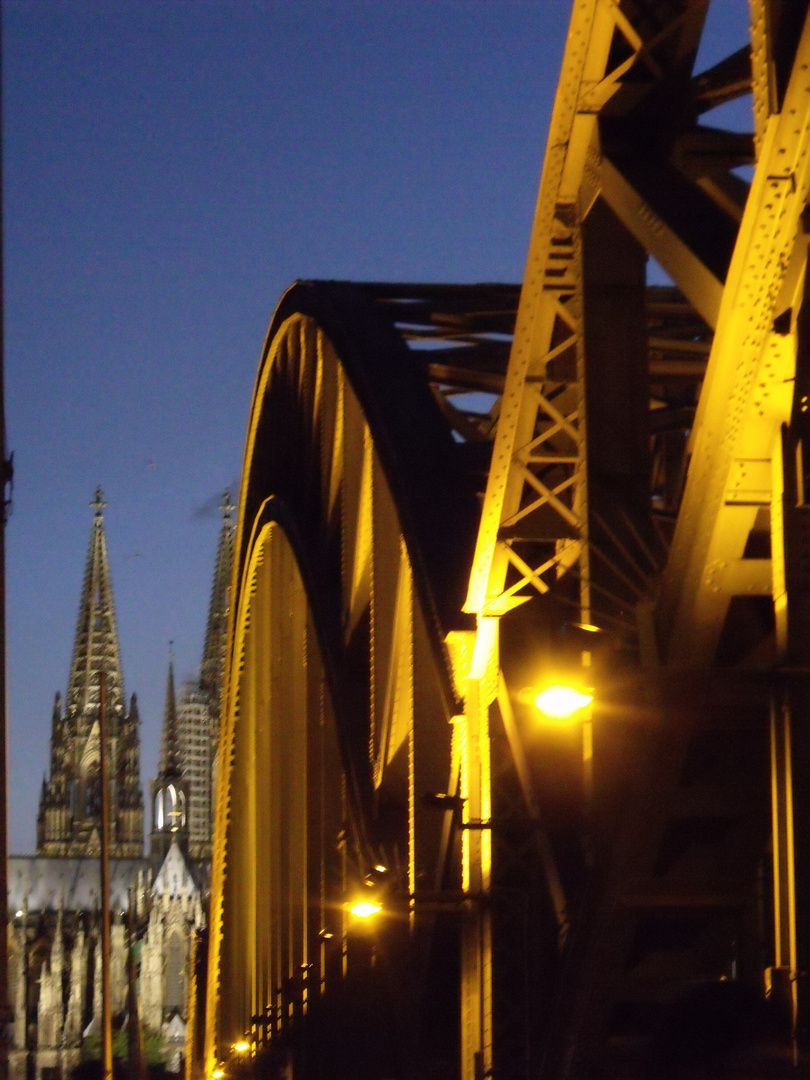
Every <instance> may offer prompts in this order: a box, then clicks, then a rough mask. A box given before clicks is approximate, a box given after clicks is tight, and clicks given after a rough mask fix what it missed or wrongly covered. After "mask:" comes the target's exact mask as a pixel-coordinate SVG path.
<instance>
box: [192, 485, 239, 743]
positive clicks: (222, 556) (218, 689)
mask: <svg viewBox="0 0 810 1080" xmlns="http://www.w3.org/2000/svg"><path fill="white" fill-rule="evenodd" d="M219 509H220V513H221V514H222V528H221V530H220V533H219V545H218V547H217V561H216V567H215V569H214V584H213V586H212V588H211V602H210V604H209V606H208V624H207V626H206V631H205V646H204V648H203V658H202V665H201V667H200V689H201V690H202V691H203V693H204V694H206V696H207V697H208V700H209V703H210V705H211V713H212V717H213V721H214V732H215V733H216V732H217V731H218V730H219V713H220V698H221V694H222V682H223V678H224V674H225V638H226V635H227V633H228V604H229V597H230V586H231V568H232V566H233V546H234V532H235V530H234V524H233V520H232V518H231V515H232V514H233V512H234V510H235V509H236V507H235V506H234V504H233V501H232V498H231V492H230V491H229V490H227V489H226V491H225V493H224V494H223V496H222V502H221V503H220V507H219Z"/></svg>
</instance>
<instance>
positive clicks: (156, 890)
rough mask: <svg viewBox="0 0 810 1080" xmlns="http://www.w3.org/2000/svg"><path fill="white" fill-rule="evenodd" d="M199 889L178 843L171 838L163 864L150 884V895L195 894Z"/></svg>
mask: <svg viewBox="0 0 810 1080" xmlns="http://www.w3.org/2000/svg"><path fill="white" fill-rule="evenodd" d="M199 891H200V889H199V886H198V885H197V882H196V881H195V880H194V875H193V874H192V872H191V868H190V866H189V864H188V863H187V862H186V860H185V858H184V856H183V852H182V851H181V850H180V845H179V844H178V843H177V841H176V840H172V843H171V846H170V847H169V850H168V851H167V852H166V858H165V859H164V860H163V865H162V866H161V868H160V870H158V872H157V875H156V877H155V880H154V882H153V884H152V895H153V896H160V895H165V894H167V893H168V895H169V896H195V895H196V894H197V893H198V892H199Z"/></svg>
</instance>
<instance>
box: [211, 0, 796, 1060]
mask: <svg viewBox="0 0 810 1080" xmlns="http://www.w3.org/2000/svg"><path fill="white" fill-rule="evenodd" d="M750 7H751V27H752V32H751V43H750V46H746V47H745V48H742V49H740V50H739V51H738V52H735V53H734V54H733V55H731V56H726V57H722V58H721V59H718V60H716V61H713V62H710V63H709V66H708V67H706V66H705V65H703V64H699V63H698V59H699V58H702V57H703V56H704V55H707V54H708V53H709V52H711V50H712V47H713V46H715V50H714V51H715V52H720V50H717V49H716V45H717V43H716V42H713V41H711V40H710V39H708V40H706V39H705V38H706V35H705V32H704V26H705V20H706V16H707V9H708V0H635V2H631V0H620V2H617V0H576V2H575V3H574V6H573V13H572V21H571V28H570V32H569V37H568V44H567V47H566V52H565V56H564V59H563V65H562V73H561V76H560V82H559V88H558V92H557V98H556V103H555V107H554V112H553V116H552V122H551V130H550V134H549V139H548V146H547V151H546V158H545V163H544V167H543V174H542V180H541V185H540V193H539V198H538V205H537V212H536V216H535V221H534V226H533V229H532V234H531V241H530V248H529V256H528V261H527V268H526V275H525V280H524V283H523V286H522V289H521V290H519V291H518V290H517V289H516V288H512V287H509V286H435V285H433V286H428V285H384V284H377V285H349V284H342V283H334V282H333V283H323V282H322V283H317V282H309V283H299V284H297V285H295V286H293V287H292V288H291V289H290V290H289V291H288V292H287V293H286V294H285V296H284V297H283V298H282V300H281V302H280V304H279V307H278V309H277V310H276V313H275V315H274V317H273V321H272V323H271V326H270V330H269V332H268V337H267V341H266V345H265V350H264V356H263V360H262V364H261V367H260V371H259V375H258V378H257V383H256V389H255V394H254V402H253V409H252V415H251V421H250V427H249V434H248V442H247V449H246V456H245V471H244V479H243V491H242V496H241V500H240V508H239V523H238V534H237V549H236V551H237V556H236V560H235V561H236V569H235V576H234V583H233V588H232V598H231V633H230V645H229V657H228V679H227V691H226V700H225V703H224V709H223V728H222V735H221V743H220V758H219V780H218V808H217V825H216V836H215V859H214V870H213V898H212V913H211V945H210V952H209V960H208V976H207V990H204V989H203V987H202V986H201V985H200V986H199V987H198V990H197V994H198V999H199V1007H198V1008H197V1009H196V1013H197V1014H199V1015H201V1016H203V1017H204V1022H205V1025H206V1028H205V1054H204V1055H200V1054H198V1055H197V1056H196V1057H195V1060H194V1062H193V1070H194V1071H195V1075H203V1074H204V1075H206V1077H207V1076H210V1075H212V1074H213V1072H214V1070H215V1068H216V1067H217V1066H218V1064H219V1063H221V1062H224V1063H225V1065H224V1066H223V1067H224V1069H225V1071H226V1072H228V1071H231V1072H238V1071H239V1070H243V1071H244V1070H247V1071H250V1070H251V1069H255V1070H257V1071H260V1070H262V1069H263V1070H265V1071H266V1073H267V1075H268V1076H273V1075H279V1076H281V1075H290V1070H292V1073H291V1075H293V1076H295V1077H296V1078H298V1077H300V1078H302V1080H308V1078H310V1077H321V1076H324V1077H325V1076H330V1077H336V1078H340V1077H342V1076H346V1077H349V1076H351V1077H360V1078H362V1077H368V1078H369V1080H383V1078H385V1077H397V1078H399V1077H402V1078H410V1077H432V1076H437V1077H438V1076H442V1077H452V1076H457V1077H459V1078H461V1080H484V1078H485V1077H495V1078H498V1080H512V1078H519V1080H529V1078H538V1080H551V1078H555V1080H556V1078H571V1080H574V1078H581V1077H582V1078H584V1077H590V1076H596V1077H600V1078H605V1080H612V1078H615V1080H625V1078H627V1080H629V1078H631V1077H636V1076H641V1075H643V1072H642V1070H643V1067H644V1065H643V1063H644V1061H645V1056H646V1054H647V1053H648V1050H649V1046H650V1042H651V1040H653V1039H654V1037H655V1032H656V1031H657V1030H658V1029H659V1027H660V1024H661V1022H662V1018H663V1017H666V1015H667V1014H668V1012H669V1011H670V1010H671V1009H672V1007H673V1004H674V1003H675V1002H677V1001H678V1000H679V998H680V997H682V996H683V995H684V994H685V993H688V992H689V991H690V990H693V989H694V988H695V987H696V986H699V985H701V984H703V983H707V982H708V983H711V982H713V981H718V980H735V979H736V980H739V981H741V982H748V983H750V984H752V985H759V984H763V983H764V984H765V985H767V988H768V990H769V992H770V993H771V994H772V995H773V996H775V997H776V998H778V999H780V1000H781V1001H782V1002H783V1004H784V1007H785V1009H786V1010H787V1011H788V1013H789V1014H790V1016H791V1018H792V1022H793V1035H792V1039H793V1048H794V1050H795V1052H796V1054H797V1055H799V1056H801V1055H802V1054H803V1053H804V1045H805V1042H806V1033H805V1027H804V1025H805V1024H806V1020H805V1019H804V1009H803V1000H804V982H803V979H804V978H805V976H804V975H803V974H802V972H804V971H806V970H808V969H809V968H808V964H810V957H808V955H807V953H808V933H809V932H810V924H809V923H808V915H807V911H806V908H807V906H808V905H810V893H808V888H810V878H808V870H809V869H810V859H808V852H807V850H806V848H807V839H806V837H807V835H808V833H807V825H808V824H810V822H808V813H807V806H806V802H807V798H808V791H810V788H808V784H807V777H806V776H805V772H806V770H807V768H808V764H810V757H809V756H808V755H809V754H810V741H809V740H808V734H807V731H806V728H807V709H808V706H809V705H810V693H809V692H808V685H807V674H808V670H810V665H808V657H807V655H806V654H807V651H808V648H810V601H809V600H808V596H810V576H808V572H809V571H810V562H809V561H808V560H809V559H810V556H808V552H810V535H809V534H808V528H810V510H808V505H810V504H809V503H808V499H807V495H806V492H805V487H806V483H807V471H808V470H807V465H806V439H807V438H809V437H810V430H807V431H806V430H805V429H806V428H807V427H808V416H810V408H809V407H808V401H810V375H809V374H808V362H807V334H808V331H807V320H808V318H809V317H810V315H808V309H807V308H806V307H805V304H804V299H805V291H806V251H807V239H806V237H807V227H806V224H805V222H806V215H805V213H804V211H805V206H806V204H807V197H808V186H810V161H808V125H810V20H808V18H807V4H806V3H805V2H799V0H791V2H788V0H783V2H780V0H752V2H751V5H750ZM709 25H711V24H709ZM747 102H750V106H751V107H750V108H749V112H748V115H749V116H750V117H751V118H752V120H751V128H750V129H749V130H743V131H740V130H736V127H733V126H732V127H724V126H723V122H724V119H725V118H727V117H731V118H732V119H731V123H732V125H733V124H734V122H735V121H734V118H735V117H738V116H739V115H740V112H739V109H738V110H737V111H735V105H734V103H737V105H738V107H739V106H744V105H745V104H746V103H747ZM593 628H597V629H596V630H595V629H593ZM561 670H563V671H565V673H566V674H567V675H569V676H574V677H575V678H577V679H578V680H579V681H580V683H587V684H588V685H589V686H592V687H593V688H594V702H593V705H592V707H590V708H589V709H588V710H587V711H586V712H584V713H582V714H580V717H579V721H578V723H577V724H576V725H575V726H574V727H573V728H570V729H565V730H560V729H559V728H554V727H551V726H549V725H545V726H543V725H542V724H540V723H539V722H538V718H537V716H536V710H535V709H534V706H533V698H534V695H535V693H536V690H537V689H538V688H539V687H540V686H541V685H542V683H543V682H544V681H546V680H548V679H550V678H551V677H552V676H554V677H555V678H556V677H558V676H559V672H560V671H561ZM355 894H362V895H364V896H365V897H366V898H367V899H368V898H372V899H374V900H375V901H376V903H377V904H378V906H379V907H380V908H381V910H380V912H379V914H378V915H377V917H376V918H375V919H373V920H369V921H368V922H364V921H361V920H358V919H357V918H355V917H354V916H352V915H351V914H350V912H349V907H350V902H351V901H352V900H353V898H354V896H355ZM203 997H204V998H205V1002H204V1008H203V1007H202V1005H203V1000H202V999H203ZM241 1043H244V1044H245V1046H246V1047H247V1049H246V1050H244V1051H236V1050H234V1049H233V1048H234V1047H235V1046H237V1045H239V1044H241ZM284 1070H287V1072H286V1073H285V1072H284Z"/></svg>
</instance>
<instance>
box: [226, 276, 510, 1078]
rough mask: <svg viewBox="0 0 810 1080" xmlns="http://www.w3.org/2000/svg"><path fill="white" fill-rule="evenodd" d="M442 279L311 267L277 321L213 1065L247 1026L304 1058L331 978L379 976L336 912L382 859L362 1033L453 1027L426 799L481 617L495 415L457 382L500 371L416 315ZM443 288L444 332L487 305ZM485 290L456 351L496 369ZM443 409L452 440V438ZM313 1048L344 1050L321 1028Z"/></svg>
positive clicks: (451, 902)
mask: <svg viewBox="0 0 810 1080" xmlns="http://www.w3.org/2000/svg"><path fill="white" fill-rule="evenodd" d="M436 293H437V290H436V288H435V287H430V286H426V287H414V288H413V289H412V290H411V293H410V295H409V294H408V289H406V288H402V287H399V288H388V289H386V288H385V287H381V286H376V287H374V286H372V287H368V288H358V287H349V286H343V285H338V284H310V283H302V284H299V285H296V286H294V287H293V288H292V289H291V290H290V291H289V292H288V293H287V294H286V295H285V297H284V298H283V299H282V301H281V304H280V305H279V308H278V310H277V312H276V314H275V316H274V319H273V322H272V324H271V327H270V330H269V333H268V337H267V343H266V347H265V353H264V357H263V360H262V363H261V366H260V370H259V374H258V378H257V382H256V388H255V392H254V400H253V407H252V412H251V418H250V424H249V430H248V439H247V450H246V457H245V469H244V483H243V491H242V497H241V500H240V511H239V520H238V527H237V537H236V548H235V550H236V560H235V576H234V581H233V587H232V591H233V596H232V600H231V633H230V655H229V657H228V678H227V694H226V699H225V709H224V713H223V729H222V735H221V742H220V757H219V778H218V795H217V800H218V806H217V824H216V834H215V856H214V869H213V893H212V915H211V951H210V966H209V993H208V1003H207V1008H208V1016H207V1065H208V1068H209V1070H210V1069H212V1068H213V1067H214V1064H215V1063H216V1062H217V1061H218V1060H220V1059H222V1058H227V1057H228V1055H229V1053H230V1048H231V1047H232V1046H233V1045H235V1044H236V1043H239V1042H241V1041H243V1040H245V1039H246V1040H247V1041H248V1042H249V1043H250V1044H251V1048H252V1052H261V1051H262V1050H263V1048H266V1047H268V1046H269V1045H272V1046H274V1047H275V1050H274V1051H273V1052H277V1053H282V1052H283V1053H293V1051H292V1050H291V1049H290V1046H291V1045H292V1044H291V1042H290V1040H291V1039H292V1038H293V1035H292V1032H293V1031H294V1030H295V1029H296V1026H297V1028H298V1029H299V1030H300V1027H301V1025H302V1024H303V1023H305V1022H306V1023H307V1024H309V1025H310V1026H312V1025H313V1024H315V1023H320V1022H321V1021H320V1020H319V1019H318V1017H319V1016H320V1015H321V1013H322V1011H323V1010H321V1009H320V1008H319V1003H320V1002H321V1000H325V999H326V998H328V999H329V1001H330V1002H335V1001H336V1002H337V1004H332V1005H331V1008H332V1009H333V1011H335V1010H337V1012H338V1013H339V1012H340V1010H341V1009H345V1008H347V1006H346V1005H345V1002H343V999H342V998H341V993H343V996H344V998H345V996H346V994H351V993H352V992H353V991H352V989H351V987H352V986H353V985H354V983H356V982H358V981H359V982H362V980H363V979H365V978H371V977H372V975H373V972H372V974H369V972H370V971H371V969H370V968H369V956H368V951H369V947H370V946H369V941H368V935H366V936H365V937H364V936H363V935H362V934H359V935H358V933H357V932H355V930H354V929H353V920H352V918H351V917H350V916H349V915H348V914H347V910H346V905H347V902H348V901H349V900H350V898H351V896H352V892H353V890H355V889H357V888H358V887H362V886H363V879H364V877H365V876H366V875H367V874H368V873H369V871H372V873H373V867H375V866H384V867H385V868H386V871H385V873H384V874H382V875H380V874H379V873H377V876H378V877H379V878H380V884H381V886H382V887H384V890H385V910H384V912H383V914H382V916H381V918H384V919H385V920H387V926H386V928H385V933H384V935H383V937H384V944H382V943H381V942H378V943H377V946H376V948H377V950H378V954H379V956H384V962H383V961H382V960H380V961H379V962H378V965H377V967H378V973H379V977H380V978H384V980H385V985H384V986H383V987H382V989H381V991H380V995H381V997H382V998H386V997H390V1000H391V1007H390V1008H389V1009H387V1010H383V1013H384V1015H382V1016H381V1013H380V1010H377V1011H376V1012H375V1011H374V1010H373V1009H372V1010H371V1018H370V1023H369V1026H371V1027H377V1028H378V1029H380V1030H382V1029H383V1028H384V1027H385V1025H386V1024H388V1025H391V1024H392V1025H394V1027H395V1028H396V1029H397V1030H396V1032H395V1037H394V1038H393V1039H392V1040H389V1043H390V1045H391V1046H395V1047H396V1053H397V1054H399V1055H402V1054H414V1053H425V1054H427V1055H428V1056H430V1055H431V1054H434V1055H436V1054H438V1055H439V1057H441V1055H445V1057H449V1060H450V1061H451V1062H452V1061H454V1060H455V1057H456V1041H457V1040H455V1039H450V1040H448V1039H447V1033H446V1030H445V1029H444V1027H442V1033H441V1036H440V1037H437V1035H436V1030H435V1029H436V1024H437V1017H436V1016H435V1015H433V1016H428V1017H427V1018H425V1017H423V1016H420V1009H427V1011H428V1012H432V1013H434V1014H436V1013H438V1014H446V1018H447V1020H448V1022H449V1023H450V1025H451V1027H457V1023H456V1020H455V1016H456V1012H457V991H453V992H451V993H450V994H448V993H447V991H446V989H445V990H444V991H443V993H442V996H441V997H440V998H439V999H438V1000H436V999H435V995H434V997H433V998H432V997H431V995H430V993H429V992H428V993H426V992H425V988H426V986H427V987H428V988H429V987H430V986H431V985H433V984H436V985H439V984H441V983H442V980H444V985H445V987H446V986H447V985H450V986H454V985H455V983H456V982H457V977H455V976H454V975H453V971H454V970H455V968H457V966H458V959H457V953H458V945H457V939H458V930H457V928H458V923H459V918H460V917H463V912H462V911H461V910H460V909H461V907H462V906H463V904H462V899H461V894H460V890H461V888H462V884H463V883H462V881H461V869H460V857H459V853H458V851H454V850H453V848H452V845H451V840H452V839H453V835H452V830H451V828H450V817H451V816H452V811H447V809H446V808H443V807H442V806H441V805H440V806H439V808H438V810H437V809H436V808H435V807H434V806H432V805H427V804H426V802H425V801H424V800H423V799H422V796H423V795H426V794H435V795H441V796H446V797H448V802H449V803H450V804H451V805H454V799H455V800H457V799H458V796H459V791H458V779H459V767H460V756H461V755H462V754H463V749H464V736H463V731H460V730H459V726H458V724H456V723H454V722H453V721H454V718H457V717H458V715H459V714H460V710H461V691H460V688H459V687H458V685H456V681H455V677H454V667H453V661H454V657H455V658H458V657H459V656H461V655H462V654H463V652H464V646H465V642H466V641H467V639H469V635H470V630H471V626H472V624H471V623H470V621H469V619H468V617H465V616H463V615H462V614H461V611H460V608H461V601H462V599H463V594H464V589H465V586H466V571H467V567H468V566H469V559H470V557H471V552H472V545H473V542H474V530H475V523H476V517H477V503H476V485H477V484H480V480H481V476H482V470H481V456H480V453H478V452H476V448H475V446H474V445H473V443H474V439H473V438H471V436H472V433H473V432H474V431H475V430H477V429H478V426H483V425H485V423H486V418H485V416H483V415H482V414H481V412H480V409H481V407H482V406H481V402H480V401H478V402H473V403H472V405H471V407H470V410H469V412H467V410H466V409H465V407H464V402H463V400H462V399H464V397H465V395H467V396H468V395H470V394H471V393H472V392H478V393H479V394H480V393H481V392H483V391H485V390H487V389H489V392H490V394H491V387H488V386H487V374H486V372H485V371H481V372H480V373H478V374H476V373H475V370H474V369H471V370H470V371H467V372H466V374H465V373H464V372H463V371H462V368H459V367H458V362H456V367H457V370H456V371H455V373H453V372H451V371H449V370H444V368H443V367H442V364H443V363H444V362H445V361H446V357H447V354H448V353H449V354H453V353H454V352H455V349H454V345H455V344H456V342H453V341H447V340H444V339H443V337H442V334H441V328H440V327H438V328H437V326H436V325H434V324H433V323H432V322H431V321H430V320H428V318H427V315H426V314H425V309H426V308H429V307H431V306H433V307H436V304H437V303H438V307H439V309H441V306H442V305H441V303H440V302H439V301H438V300H437V297H436V295H435V294H436ZM438 295H439V297H440V298H442V299H444V300H445V301H446V303H447V304H448V305H449V306H450V308H451V309H455V312H456V317H455V319H453V320H452V321H453V324H454V325H453V328H454V329H457V327H458V320H459V318H461V314H462V312H463V310H464V309H465V308H466V309H467V310H468V311H469V310H470V309H471V310H472V311H473V312H474V311H475V310H476V304H478V305H479V306H480V301H481V296H480V290H478V291H477V292H476V290H466V291H465V290H438ZM486 298H487V301H488V303H487V305H486V307H484V309H483V310H482V311H481V313H480V314H479V317H478V325H475V326H471V327H469V328H468V329H469V331H470V333H469V342H468V348H467V352H468V353H469V352H474V353H475V354H476V355H477V356H479V358H480V357H481V356H489V357H490V360H489V363H488V366H489V367H490V368H492V367H493V365H494V367H495V368H496V369H497V367H498V366H499V365H500V367H501V368H502V366H503V363H504V360H505V353H506V348H508V340H507V341H506V343H505V342H504V341H503V340H498V341H496V342H495V343H494V344H493V343H492V342H490V341H488V339H487V336H486V331H487V330H488V329H489V327H490V326H492V325H496V327H497V328H498V333H501V336H502V337H503V338H504V339H507V338H508V328H509V324H510V321H511V319H513V318H514V305H515V300H516V292H515V290H513V289H512V290H500V291H499V290H490V291H489V292H488V293H487V294H486ZM493 307H494V309H495V310H492V309H493ZM417 309H418V310H417ZM501 309H504V310H501ZM425 321H427V322H428V330H429V333H435V334H436V340H434V342H433V343H432V344H433V345H434V346H439V347H438V348H435V347H434V348H430V349H428V350H424V351H423V350H421V349H420V348H419V342H420V341H421V340H424V338H425V333H424V332H418V331H417V330H416V329H415V328H416V327H417V326H418V325H421V324H422V323H423V322H425ZM405 322H407V323H408V325H409V327H410V330H403V326H402V324H403V323H405ZM397 324H399V327H397ZM424 330H425V327H424V326H423V331H424ZM437 331H438V332H437ZM446 336H447V338H449V336H450V335H449V334H447V335H446ZM496 336H497V335H496ZM408 338H410V340H411V341H412V342H413V343H414V344H415V347H414V348H410V349H409V348H408V344H407V339H408ZM497 377H498V376H495V375H493V374H492V373H490V375H489V379H490V382H491V381H492V379H493V378H497ZM452 389H455V391H456V397H455V401H451V400H447V398H449V397H452V394H451V390H452ZM442 392H443V393H442ZM443 394H444V395H445V396H443ZM485 404H486V400H485ZM476 408H477V409H478V410H479V411H475V410H476ZM448 418H450V419H451V421H452V423H453V424H454V425H455V426H456V427H463V428H464V430H465V432H466V434H465V436H459V435H457V436H456V438H453V435H452V430H451V424H448ZM479 442H480V446H479V449H480V447H483V448H484V449H485V452H486V446H487V444H486V438H485V436H483V435H482V436H480V437H479ZM470 450H472V451H473V452H472V453H470V452H469V451H470ZM485 463H486V461H485V459H484V464H485ZM465 551H466V556H465V554H464V552H465ZM428 802H429V800H428ZM474 917H477V914H476V913H474ZM437 924H442V925H443V929H442V933H441V934H440V935H439V937H441V939H442V941H441V944H440V947H439V948H438V949H437V948H436V945H435V941H436V938H437V935H436V933H435V930H436V926H437ZM444 924H449V929H445V928H444ZM454 942H456V944H453V943H454ZM375 977H376V976H375ZM454 979H455V981H454ZM344 983H345V984H346V985H348V987H349V989H348V990H345V992H344V991H341V990H340V987H341V985H343V984H344ZM341 1002H343V1003H341ZM366 1008H370V1003H368V1002H367V1005H366ZM313 1017H314V1019H313ZM305 1018H306V1021H305ZM381 1025H382V1027H381ZM431 1025H432V1031H433V1034H432V1035H431V1034H430V1032H428V1034H426V1035H422V1036H420V1034H419V1032H420V1031H422V1032H424V1030H425V1029H426V1028H431ZM343 1027H344V1028H345V1027H346V1025H345V1024H344V1025H343ZM349 1027H351V1025H349ZM367 1037H368V1032H366V1033H365V1035H362V1034H360V1033H357V1032H354V1034H353V1035H350V1036H349V1037H348V1039H349V1043H351V1040H352V1039H355V1041H356V1040H357V1039H360V1038H367ZM420 1039H421V1042H420ZM431 1039H433V1044H430V1040H431ZM316 1041H318V1042H319V1044H323V1045H327V1046H332V1045H333V1043H330V1042H329V1039H328V1038H327V1036H325V1035H324V1034H323V1031H321V1035H320V1036H319V1039H318V1040H316ZM339 1041H340V1040H338V1042H339ZM333 1042H334V1040H333ZM279 1048H282V1049H281V1050H279ZM333 1049H334V1048H333ZM379 1049H380V1053H383V1051H385V1052H386V1053H387V1052H389V1046H385V1047H382V1046H381V1047H380V1048H379ZM265 1052H268V1053H269V1052H271V1051H269V1050H265ZM324 1052H326V1051H324ZM341 1052H343V1051H342V1050H341V1049H340V1047H339V1046H338V1047H337V1048H336V1049H334V1053H336V1054H338V1056H339V1054H340V1053H341ZM346 1052H348V1051H346ZM331 1068H332V1069H333V1070H334V1069H335V1068H336V1066H335V1063H334V1062H333V1063H332V1066H331ZM334 1074H335V1075H337V1072H335V1073H334Z"/></svg>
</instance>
